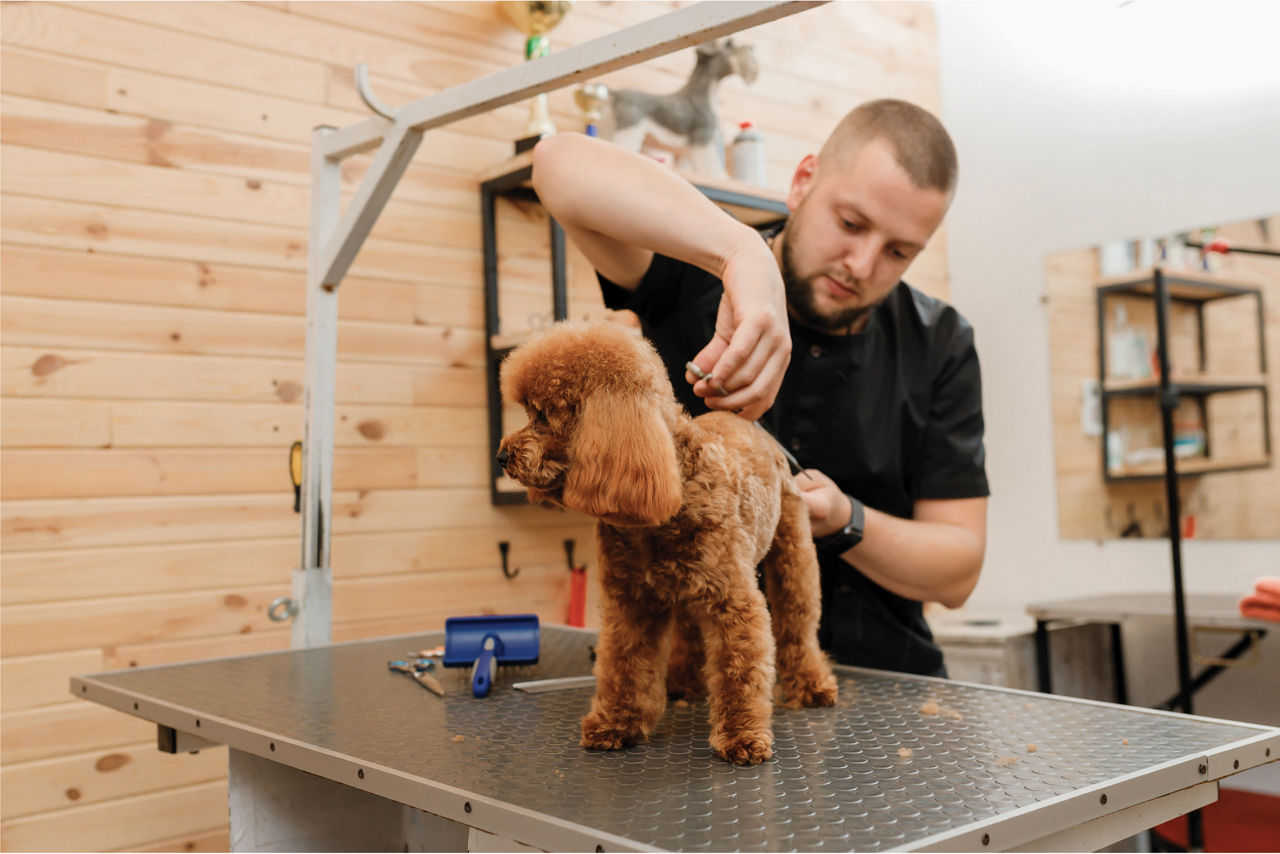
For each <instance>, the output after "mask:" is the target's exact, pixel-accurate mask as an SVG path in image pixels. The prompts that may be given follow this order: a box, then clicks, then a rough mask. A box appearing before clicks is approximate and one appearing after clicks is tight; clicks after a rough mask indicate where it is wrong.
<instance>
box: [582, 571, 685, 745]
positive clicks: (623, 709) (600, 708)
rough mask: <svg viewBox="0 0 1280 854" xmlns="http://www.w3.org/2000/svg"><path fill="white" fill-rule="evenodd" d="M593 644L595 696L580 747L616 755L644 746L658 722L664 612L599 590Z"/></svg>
mask: <svg viewBox="0 0 1280 854" xmlns="http://www.w3.org/2000/svg"><path fill="white" fill-rule="evenodd" d="M604 588H605V589H604V602H603V604H604V613H603V615H602V616H603V619H602V620H601V626H600V639H599V641H598V642H597V643H596V666H595V674H596V695H595V697H594V698H593V699H592V701H591V711H590V712H588V713H587V716H586V717H584V718H583V719H582V746H583V747H590V748H595V749H597V750H618V749H620V748H623V747H630V746H631V745H633V744H635V743H636V742H639V741H644V740H645V738H647V737H648V735H649V733H650V732H652V731H653V727H654V725H655V724H657V722H658V718H660V717H662V712H663V709H665V708H666V702H667V695H666V691H665V690H664V687H665V686H664V680H663V674H664V672H665V669H666V656H667V651H668V649H669V638H668V635H669V633H668V631H667V629H668V626H669V625H670V622H671V616H670V613H669V612H666V611H664V610H663V609H662V608H661V607H660V606H659V605H658V604H657V603H656V602H652V601H643V602H637V601H635V600H633V599H630V598H629V597H628V595H627V594H626V593H623V594H622V595H619V591H615V590H612V589H611V588H610V585H609V584H608V583H606V584H605V585H604Z"/></svg>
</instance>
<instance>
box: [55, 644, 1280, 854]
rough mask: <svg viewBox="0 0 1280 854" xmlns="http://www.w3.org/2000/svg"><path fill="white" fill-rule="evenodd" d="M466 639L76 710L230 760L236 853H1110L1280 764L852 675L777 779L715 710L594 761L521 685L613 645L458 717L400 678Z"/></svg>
mask: <svg viewBox="0 0 1280 854" xmlns="http://www.w3.org/2000/svg"><path fill="white" fill-rule="evenodd" d="M442 637H443V635H442V634H441V633H438V632H437V633H431V634H423V635H412V636H406V637H398V638H387V639H379V640H373V641H361V642H353V643H344V644H336V645H331V646H324V647H315V648H309V649H299V650H290V651H286V652H278V653H267V654H258V655H250V656H243V657H236V658H225V659H216V660H210V661H201V662H194V663H190V664H181V665H172V666H164V667H151V668H144V669H137V670H128V671H119V672H112V673H102V674H96V675H91V676H81V677H75V678H73V679H72V680H71V688H72V692H73V693H74V694H75V695H76V696H78V697H83V698H86V699H89V700H92V701H94V702H98V703H101V704H103V705H106V706H109V707H111V708H115V709H119V710H121V711H124V712H127V713H129V714H133V715H136V716H139V717H142V718H145V719H147V720H150V721H153V722H155V723H157V724H158V725H159V732H160V741H161V747H162V749H169V750H171V751H185V750H190V749H194V748H198V747H201V746H207V745H213V744H225V745H228V746H229V747H230V748H231V755H230V762H229V767H230V772H229V774H230V780H229V782H230V802H231V841H232V848H233V849H234V850H306V849H312V850H315V849H320V848H325V849H326V850H341V849H342V848H344V847H346V848H350V849H353V850H365V851H371V850H392V849H394V850H411V851H421V850H450V849H453V850H461V849H464V848H469V849H471V850H524V848H525V846H528V847H531V848H537V849H545V850H587V851H590V850H595V851H623V850H656V849H670V850H681V851H718V850H741V851H779V850H814V851H818V850H822V851H848V850H859V851H861V850H877V851H878V850H922V851H927V850H969V851H982V850H1004V849H1009V848H1014V847H1017V848H1022V849H1028V850H1035V849H1043V850H1072V849H1082V848H1098V847H1101V846H1103V845H1107V844H1110V843H1111V842H1114V841H1116V840H1118V839H1122V838H1124V837H1126V836H1129V835H1132V834H1133V833H1136V832H1138V831H1139V830H1142V829H1144V828H1147V827H1150V826H1152V825H1154V824H1157V823H1159V822H1161V821H1164V820H1167V819H1169V818H1171V817H1173V816H1175V815H1179V814H1182V813H1185V812H1187V811H1189V810H1191V809H1195V808H1198V807H1201V806H1204V805H1205V804H1208V803H1211V802H1212V801H1214V800H1216V798H1217V791H1218V781H1219V780H1220V779H1221V778H1223V777H1226V776H1229V775H1230V774H1233V773H1235V772H1237V771H1243V770H1245V769H1247V768H1251V767H1254V766H1257V765H1261V764H1264V763H1266V762H1269V761H1273V760H1275V759H1277V758H1280V730H1277V729H1272V728H1268V727H1261V726H1254V725H1249V724H1241V723H1233V722H1228V721H1218V720H1210V719H1206V718H1199V717H1186V716H1182V715H1175V714H1171V713H1166V712H1158V711H1150V710H1144V709H1136V708H1130V707H1125V706H1117V705H1112V704H1108V703H1097V702H1090V701H1083V700H1074V699H1069V698H1062V697H1054V696H1048V695H1042V694H1035V693H1030V692H1025V691H1013V690H1008V689H997V688H988V687H983V686H977V685H968V684H964V683H956V682H949V681H946V680H940V679H930V678H925V677H915V676H904V675H901V674H895V673H887V672H881V671H874V670H862V669H857V668H845V667H841V668H837V670H838V674H839V678H840V690H841V698H840V704H839V705H838V706H837V707H835V708H830V709H800V710H793V709H785V708H778V709H777V710H776V712H775V715H774V735H775V745H774V751H775V756H774V758H773V759H772V760H771V761H769V762H766V763H764V764H763V765H759V766H755V767H735V766H733V765H730V764H728V763H726V762H724V761H722V760H720V759H718V758H717V757H716V756H715V755H714V754H713V753H712V751H711V748H710V747H709V746H708V744H707V734H708V730H709V727H708V722H707V707H706V705H705V703H700V704H691V705H690V704H683V705H681V704H672V705H670V706H669V707H668V709H667V712H666V714H665V715H664V717H663V718H662V720H661V722H660V723H659V725H658V728H657V731H656V732H655V734H654V736H653V738H652V740H651V741H650V742H648V743H647V744H643V745H640V746H637V747H634V748H631V749H628V750H624V751H617V752H594V751H586V750H584V749H583V748H581V747H580V746H579V745H578V739H579V729H578V721H579V719H580V718H581V717H582V715H583V714H585V713H586V711H587V709H588V707H589V703H590V700H591V697H592V693H593V688H592V687H591V686H590V685H589V684H588V685H586V686H583V685H581V684H579V686H578V687H576V688H567V689H561V690H553V691H546V692H539V693H526V692H523V691H517V690H514V689H513V688H512V683H513V682H517V681H526V680H544V679H552V678H562V677H574V676H583V675H586V674H589V673H590V667H591V665H590V661H589V657H590V653H589V645H590V644H591V643H592V642H593V639H594V634H593V633H591V632H587V631H584V630H579V629H569V628H563V627H551V626H544V627H543V630H542V656H541V660H540V662H539V663H538V664H536V665H532V666H529V667H526V668H521V669H520V670H519V671H518V672H515V673H505V674H500V676H499V679H498V681H497V683H496V684H495V687H494V690H493V694H492V695H491V696H490V697H488V698H486V699H475V698H473V697H472V696H471V695H470V691H469V687H468V680H467V671H465V670H458V671H443V672H441V671H437V674H438V675H439V676H440V677H441V679H442V681H443V682H444V684H445V687H446V689H447V694H446V696H445V697H444V698H441V697H437V696H435V695H434V694H431V693H429V692H427V691H426V690H424V689H423V688H422V687H421V686H419V685H418V684H416V683H415V682H414V681H413V680H412V679H410V678H408V677H406V676H404V675H403V674H399V673H393V672H389V671H388V670H387V666H386V663H387V661H388V660H390V659H396V658H403V657H404V656H405V655H406V653H412V652H414V651H416V650H419V649H422V648H427V647H434V646H436V645H438V644H440V643H441V640H442ZM175 761H181V759H175ZM302 772H305V773H302ZM406 846H408V847H407V848H406Z"/></svg>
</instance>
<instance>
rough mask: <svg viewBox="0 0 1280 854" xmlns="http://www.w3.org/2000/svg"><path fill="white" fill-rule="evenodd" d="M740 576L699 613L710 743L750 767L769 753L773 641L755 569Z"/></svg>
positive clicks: (725, 757)
mask: <svg viewBox="0 0 1280 854" xmlns="http://www.w3.org/2000/svg"><path fill="white" fill-rule="evenodd" d="M742 578H743V579H744V583H743V584H742V585H741V586H740V587H739V588H738V589H735V590H731V591H730V594H729V595H730V598H729V601H727V602H716V603H712V604H711V607H710V608H709V609H708V610H707V611H706V612H705V613H702V614H699V615H698V617H699V623H700V625H701V627H702V637H703V641H704V643H705V644H706V647H707V665H706V671H705V672H706V678H707V690H708V693H709V694H710V697H711V746H712V747H713V748H715V751H716V753H718V754H719V755H720V756H721V757H722V758H724V759H727V760H729V761H730V762H733V763H736V764H738V765H755V764H756V763H758V762H762V761H764V760H765V759H768V758H769V757H770V756H772V755H773V731H772V730H771V729H770V721H771V719H772V716H773V698H772V696H771V694H772V690H773V679H774V672H773V642H772V638H771V637H770V636H769V612H768V609H767V608H766V607H765V603H764V597H763V596H762V595H761V594H760V590H759V589H758V588H757V587H756V586H755V573H754V572H750V571H748V572H744V573H742Z"/></svg>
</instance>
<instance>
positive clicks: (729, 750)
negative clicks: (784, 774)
mask: <svg viewBox="0 0 1280 854" xmlns="http://www.w3.org/2000/svg"><path fill="white" fill-rule="evenodd" d="M712 748H714V750H716V753H717V754H719V757H721V758H722V759H727V761H728V762H732V763H733V764H736V766H755V764H760V763H762V762H764V761H765V759H771V758H773V736H772V735H769V734H768V732H740V734H737V735H733V736H721V737H719V739H717V737H714V736H713V737H712Z"/></svg>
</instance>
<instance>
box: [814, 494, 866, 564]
mask: <svg viewBox="0 0 1280 854" xmlns="http://www.w3.org/2000/svg"><path fill="white" fill-rule="evenodd" d="M845 498H847V499H849V524H847V525H845V526H844V527H843V528H841V529H840V530H839V531H836V532H835V533H834V534H827V535H826V536H825V537H819V538H818V539H816V540H814V541H813V544H814V545H815V546H817V547H818V551H821V552H826V553H828V554H844V553H845V552H847V551H848V550H849V549H851V548H853V547H854V546H856V545H857V544H858V543H860V542H862V528H863V524H864V522H865V519H866V510H865V508H864V507H863V506H862V502H861V501H859V500H858V499H856V498H854V497H853V496H852V495H845Z"/></svg>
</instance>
